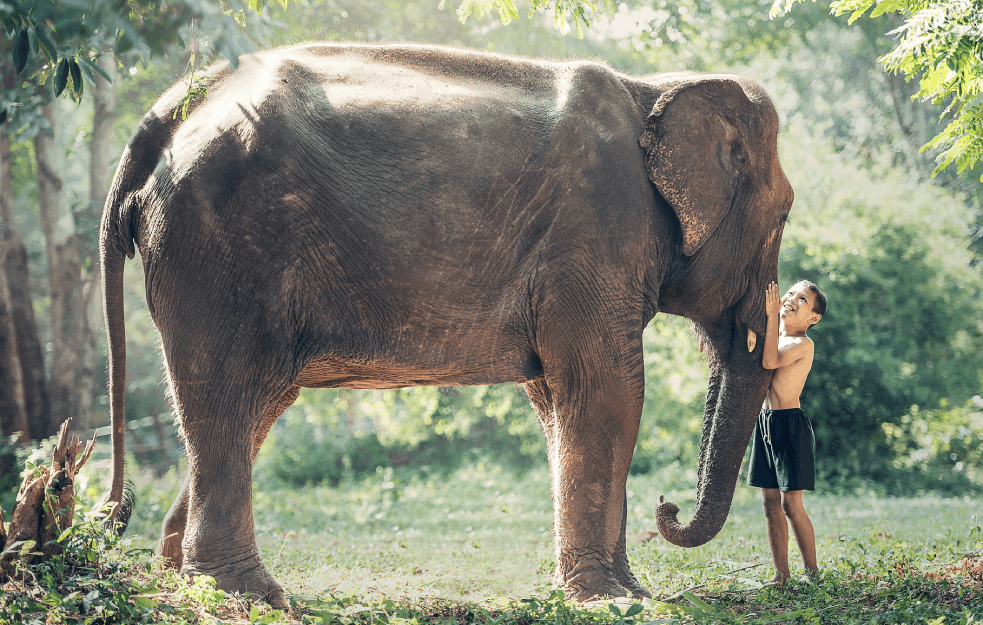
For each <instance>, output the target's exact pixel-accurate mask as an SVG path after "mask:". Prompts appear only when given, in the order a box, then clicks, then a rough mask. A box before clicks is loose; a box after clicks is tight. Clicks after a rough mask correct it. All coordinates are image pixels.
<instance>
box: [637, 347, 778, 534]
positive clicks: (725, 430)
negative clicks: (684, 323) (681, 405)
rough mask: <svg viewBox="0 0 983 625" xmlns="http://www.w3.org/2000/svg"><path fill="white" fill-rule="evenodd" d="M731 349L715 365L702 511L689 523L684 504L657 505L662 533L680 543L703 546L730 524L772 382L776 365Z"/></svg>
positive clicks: (701, 477)
mask: <svg viewBox="0 0 983 625" xmlns="http://www.w3.org/2000/svg"><path fill="white" fill-rule="evenodd" d="M728 352H729V354H730V355H731V357H729V358H727V361H726V362H725V363H723V364H713V365H712V366H711V373H710V380H709V385H708V391H707V405H706V409H705V412H704V417H703V438H702V441H701V443H700V465H699V473H698V476H697V495H696V512H695V513H694V515H693V518H692V520H690V522H689V523H688V524H686V525H683V524H681V523H680V522H679V520H678V519H677V514H678V513H679V506H677V505H676V504H675V503H673V502H671V501H666V502H663V501H662V498H660V500H659V501H660V505H659V507H658V508H657V509H656V523H657V525H658V528H659V533H660V534H662V536H663V537H664V538H665V539H666V540H667V541H669V542H670V543H672V544H674V545H678V546H680V547H698V546H700V545H702V544H704V543H706V542H708V541H710V540H711V539H712V538H713V537H714V536H716V535H717V533H718V532H719V531H720V529H721V528H722V527H723V526H724V522H725V521H726V520H727V515H728V514H729V513H730V504H731V502H732V501H733V498H734V489H735V488H736V486H737V476H738V473H739V472H740V468H741V462H742V461H743V459H744V450H745V449H746V448H747V443H748V440H749V439H750V438H751V433H752V432H753V430H754V424H755V422H756V418H757V415H758V412H759V411H760V409H761V403H762V401H763V399H764V394H765V392H766V391H767V388H768V384H769V383H770V382H771V371H766V370H765V369H763V368H762V367H761V366H760V364H758V361H757V360H754V361H753V362H751V359H750V358H749V356H750V354H749V353H748V352H747V350H746V348H745V349H744V350H740V351H738V350H734V349H731V350H728ZM741 352H743V353H741ZM749 363H750V366H748V365H749Z"/></svg>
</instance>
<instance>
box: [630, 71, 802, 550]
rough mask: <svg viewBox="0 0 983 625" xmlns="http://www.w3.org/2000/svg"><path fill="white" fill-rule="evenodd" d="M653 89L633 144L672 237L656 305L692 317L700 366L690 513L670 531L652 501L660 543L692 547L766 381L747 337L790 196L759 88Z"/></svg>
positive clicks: (723, 83)
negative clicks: (703, 373) (674, 264)
mask: <svg viewBox="0 0 983 625" xmlns="http://www.w3.org/2000/svg"><path fill="white" fill-rule="evenodd" d="M656 87H657V91H658V93H659V95H658V98H657V100H656V101H655V104H654V106H653V108H652V112H651V114H650V115H649V116H648V119H647V122H646V127H645V131H644V133H643V135H642V136H641V138H640V140H639V143H640V145H641V146H642V147H643V148H644V150H645V161H646V169H647V172H648V175H649V179H650V180H651V181H652V183H653V184H654V185H655V188H656V189H657V190H658V192H659V195H660V196H661V198H662V199H664V200H665V203H666V204H667V205H668V206H669V207H670V208H671V210H672V212H673V213H674V214H675V216H676V217H677V218H678V221H679V228H680V233H681V242H680V247H681V255H680V257H679V261H678V268H676V269H674V270H672V271H670V272H669V275H668V276H667V277H666V279H665V280H663V282H662V287H661V291H660V294H659V308H660V310H661V311H663V312H669V313H672V314H678V315H682V316H685V317H689V318H690V319H692V320H693V321H694V324H695V327H696V331H697V334H698V337H699V340H700V344H701V350H702V351H703V352H704V354H705V355H706V356H707V359H708V363H709V366H710V379H709V384H708V390H707V402H706V409H705V413H704V424H703V435H702V436H703V438H702V442H701V445H700V460H699V462H700V465H699V473H698V484H697V509H696V512H695V515H694V517H693V519H692V520H691V521H690V523H689V524H687V525H682V524H680V523H679V522H678V520H677V518H676V514H677V513H678V511H679V507H678V506H676V504H674V503H672V502H664V503H662V504H661V505H660V506H659V508H658V510H657V522H658V526H659V531H660V533H661V534H662V535H663V536H664V537H665V538H666V540H668V541H669V542H671V543H673V544H676V545H680V546H685V547H693V546H698V545H702V544H704V543H706V542H707V541H709V540H710V539H712V538H713V537H714V536H715V535H716V534H717V532H719V531H720V529H721V527H723V524H724V522H725V521H726V519H727V515H728V513H729V510H730V504H731V501H732V499H733V495H734V489H735V487H736V482H737V475H738V472H739V470H740V464H741V461H742V459H743V456H744V450H745V448H746V447H747V443H748V440H749V438H750V436H751V432H752V431H753V429H754V423H755V419H756V417H757V414H758V411H759V409H760V407H761V403H762V401H763V399H764V396H765V393H766V392H767V388H768V384H769V383H770V381H771V375H772V374H771V372H770V371H766V370H765V369H764V368H763V367H761V350H762V348H763V341H757V340H756V337H757V334H758V333H763V332H764V330H765V314H764V290H765V286H766V285H767V284H768V283H769V282H771V281H773V280H777V276H778V250H779V246H780V244H781V237H782V230H783V228H784V223H785V220H786V218H787V216H788V212H789V210H790V209H791V205H792V198H793V196H792V189H791V186H790V184H789V182H788V179H787V178H786V177H785V174H784V172H782V169H781V165H780V164H779V161H778V141H777V138H778V115H777V113H776V112H775V109H774V107H773V106H772V104H771V101H770V100H769V98H768V97H767V95H765V93H764V90H763V89H762V88H761V87H760V86H759V85H757V84H756V83H754V82H752V81H748V80H746V79H743V78H739V77H737V76H726V75H678V74H677V75H670V76H668V77H666V78H664V79H662V80H661V82H658V83H656Z"/></svg>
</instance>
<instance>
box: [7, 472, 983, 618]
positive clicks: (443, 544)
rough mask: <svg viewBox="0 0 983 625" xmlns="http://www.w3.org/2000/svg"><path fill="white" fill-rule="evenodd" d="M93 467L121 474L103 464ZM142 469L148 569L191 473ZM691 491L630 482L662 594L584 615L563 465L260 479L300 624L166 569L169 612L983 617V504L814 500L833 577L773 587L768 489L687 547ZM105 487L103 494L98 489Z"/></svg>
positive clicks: (137, 538)
mask: <svg viewBox="0 0 983 625" xmlns="http://www.w3.org/2000/svg"><path fill="white" fill-rule="evenodd" d="M87 469H88V470H89V471H90V472H91V474H92V475H95V474H99V475H103V474H105V475H108V470H105V467H104V466H100V465H99V463H93V464H92V466H91V467H87ZM131 474H132V475H133V476H134V477H135V479H136V482H137V489H138V492H139V496H140V500H139V501H138V504H137V509H136V513H135V516H134V518H133V520H132V522H131V525H130V529H129V531H128V532H127V537H128V538H127V543H126V549H128V550H131V555H130V556H128V557H130V558H131V562H130V565H129V566H130V567H131V570H133V571H135V573H134V574H135V575H138V576H139V575H147V573H145V569H146V566H145V565H146V562H147V561H148V556H147V553H146V552H144V551H139V549H143V548H152V547H153V545H154V543H155V542H156V539H157V535H158V531H159V529H158V528H159V526H160V521H161V519H162V518H163V514H164V512H165V511H166V509H167V507H168V506H169V504H170V499H171V498H172V497H173V495H174V494H175V493H176V492H177V488H178V486H179V476H178V474H177V472H171V473H170V474H168V475H166V476H164V477H162V478H154V477H153V476H151V475H150V474H149V473H143V472H139V471H133V472H131ZM692 488H693V476H692V471H691V470H687V471H683V470H681V469H679V468H669V469H666V470H664V471H662V472H661V473H660V474H658V475H646V476H632V477H631V478H630V480H629V483H628V490H629V505H628V510H629V519H628V528H629V556H630V558H631V561H632V565H633V568H634V570H635V573H636V575H637V576H638V577H639V579H640V580H641V581H642V583H643V584H644V585H646V586H647V587H648V588H649V589H650V590H651V591H652V592H653V595H654V596H655V597H656V599H657V601H654V602H647V605H646V606H644V608H643V609H642V611H641V612H638V613H636V612H634V611H632V612H629V610H638V609H639V608H631V607H630V605H629V604H626V603H621V604H619V605H613V606H612V605H608V604H607V603H602V604H599V605H596V606H593V607H587V608H584V607H582V606H573V605H571V604H569V602H564V601H563V600H562V598H561V597H560V596H559V595H558V594H557V593H552V592H551V589H550V587H549V585H548V583H547V582H546V578H547V575H548V573H549V572H550V571H551V570H552V566H553V552H552V534H551V530H550V525H551V517H552V510H551V502H550V492H549V482H548V472H547V471H546V469H545V467H540V468H535V469H533V470H531V471H529V472H527V473H525V474H523V475H518V476H517V475H515V474H513V473H511V472H510V471H509V470H507V469H505V468H503V467H501V466H499V465H496V464H492V463H481V462H476V463H473V464H470V465H468V466H465V467H462V468H460V469H458V470H455V471H451V472H440V471H434V472H409V471H405V472H404V471H392V470H380V471H379V472H377V474H376V475H374V476H371V477H370V478H366V479H362V480H357V481H352V480H349V481H346V482H344V483H343V484H342V485H341V486H340V487H339V488H328V487H326V486H325V487H319V486H310V487H304V488H291V487H287V486H284V485H282V484H275V483H263V484H259V485H257V486H256V487H255V488H254V499H253V502H254V509H255V520H256V532H257V538H258V543H259V547H260V551H261V554H262V557H263V559H264V561H265V562H266V564H267V566H268V567H269V568H270V570H271V572H272V573H273V575H274V576H275V577H277V579H278V580H279V581H280V582H281V584H283V586H284V588H285V589H286V591H287V593H288V595H289V596H290V597H291V600H292V602H293V603H294V604H295V606H296V607H295V609H294V610H293V611H292V612H291V613H290V614H289V615H283V614H276V613H273V612H269V611H267V610H266V608H263V607H260V606H254V605H251V604H249V602H248V601H246V602H243V601H241V600H237V599H235V598H232V597H226V596H225V595H224V594H223V593H220V592H217V591H214V589H209V587H208V586H207V585H205V586H201V585H200V583H199V585H197V586H196V585H195V584H189V583H188V582H186V581H183V580H181V579H180V578H179V577H178V576H176V575H173V574H171V573H167V572H166V571H162V570H158V569H154V568H152V567H151V570H152V571H154V572H153V573H152V574H150V575H151V577H153V578H156V579H158V580H159V584H160V586H161V588H162V589H163V590H161V591H160V592H161V593H162V594H161V595H160V596H159V598H160V599H161V601H162V604H161V605H164V606H170V608H169V609H170V611H169V612H167V611H166V610H165V609H164V608H161V610H162V612H161V614H162V615H164V616H166V618H167V619H171V620H170V621H168V622H184V621H181V619H186V620H187V621H193V622H213V621H214V620H216V619H217V620H221V621H223V622H236V621H241V622H250V621H251V622H279V621H282V622H307V623H329V622H333V623H345V624H348V623H356V622H365V623H369V622H372V623H375V622H380V623H411V622H413V620H414V619H416V621H417V622H434V621H439V620H441V619H445V620H446V619H451V618H454V619H456V620H457V621H458V622H472V621H476V622H482V623H484V622H489V623H492V622H498V623H546V622H550V623H552V622H571V623H573V622H598V623H611V624H612V625H616V624H618V623H621V624H622V625H629V624H631V623H634V624H635V625H638V624H640V623H647V622H655V623H670V622H671V623H676V622H697V623H717V622H733V623H745V622H755V623H777V622H789V623H793V622H794V623H851V622H856V623H867V622H880V623H932V624H933V625H941V624H942V623H947V624H948V623H962V624H963V625H968V624H969V623H977V622H983V591H981V589H980V582H981V581H983V576H981V575H980V573H981V572H983V571H977V572H976V573H975V575H976V578H975V579H974V578H973V576H972V575H973V574H974V573H973V571H972V570H971V569H969V568H966V567H965V566H964V563H965V562H969V560H964V556H966V555H968V554H975V555H976V556H978V555H979V553H980V550H981V547H983V542H981V540H983V537H981V535H980V533H981V529H980V525H981V524H983V521H980V520H979V519H980V518H981V517H983V506H981V504H980V503H979V502H978V501H975V500H971V499H969V498H939V497H931V496H924V497H918V498H893V497H883V496H877V495H873V494H853V495H850V496H843V495H831V494H821V493H820V494H807V495H806V497H805V502H806V509H807V510H808V512H809V514H810V516H811V518H812V520H813V523H814V525H815V527H816V535H817V546H818V552H819V559H820V567H821V569H822V574H821V576H820V577H819V579H818V580H815V581H806V579H805V578H804V577H803V576H801V573H802V566H801V561H799V560H797V557H798V552H797V550H796V549H795V546H794V543H793V544H792V545H791V546H790V559H791V560H792V561H793V577H796V576H797V575H798V577H797V578H796V579H795V580H793V582H792V583H790V584H787V585H785V586H783V587H777V588H762V587H761V586H762V584H763V583H764V582H766V581H768V580H769V579H770V578H771V576H772V574H773V571H772V570H771V565H770V556H769V553H768V547H767V543H766V540H765V530H764V518H763V512H762V509H761V505H760V503H759V501H758V500H757V492H756V490H755V489H751V488H749V487H747V486H743V485H739V487H738V490H737V494H736V497H735V501H734V505H733V508H732V511H731V515H730V517H729V520H728V522H727V524H726V526H725V527H724V529H723V530H722V531H721V533H720V534H719V535H718V536H717V537H716V538H715V539H714V540H713V541H711V542H710V543H709V544H707V545H704V546H703V547H698V548H695V549H689V550H684V549H680V548H677V547H674V546H671V545H668V544H667V543H666V542H665V541H663V540H662V539H661V538H659V537H657V536H654V535H652V534H651V530H653V529H654V527H655V523H654V517H653V514H654V510H655V505H656V502H657V501H658V497H659V495H660V494H663V493H665V494H666V496H667V498H669V499H672V500H675V501H676V502H677V503H679V504H680V505H681V506H682V508H683V515H686V514H687V513H688V512H692V509H693V502H692V499H691V498H692V493H691V491H692ZM99 492H100V490H99V487H98V485H96V484H95V483H94V482H93V483H91V484H90V485H89V486H88V490H87V495H95V494H96V493H99ZM94 498H95V497H93V499H94ZM974 515H978V516H977V517H976V518H974ZM134 549H136V550H138V551H132V550H134ZM133 554H135V556H134V555H133ZM134 557H135V559H134ZM123 568H125V567H123ZM137 587H142V586H140V584H137ZM67 588H68V587H67V586H66V590H65V592H66V593H68V592H69V591H68V590H67ZM189 588H190V589H191V590H189ZM195 589H197V590H195ZM8 590H9V589H8ZM49 590H50V589H49ZM76 592H78V591H76ZM196 592H197V593H198V594H195V593H196ZM209 593H211V594H209ZM195 596H201V597H204V599H203V602H202V603H200V604H199V605H198V608H197V611H195V610H193V609H192V607H190V604H189V603H188V602H189V597H195ZM174 597H177V599H174ZM77 598H78V597H77ZM175 601H176V602H177V603H176V604H175V603H174V602H175ZM209 601H210V602H211V607H208V605H210V604H209ZM168 602H170V603H168ZM181 602H184V603H181ZM192 603H193V602H192ZM175 605H177V606H179V607H175ZM201 605H205V606H206V608H202V607H201ZM180 606H184V607H180ZM83 607H84V606H83ZM181 610H184V611H183V612H182V611H181ZM189 610H190V611H189ZM162 618H163V616H162ZM2 619H3V609H2V606H0V620H2ZM264 619H265V621H264ZM38 622H44V621H43V620H41V621H38ZM52 622H58V621H52ZM62 622H84V619H83V620H78V621H72V620H70V619H68V620H65V621H62ZM134 622H136V621H134Z"/></svg>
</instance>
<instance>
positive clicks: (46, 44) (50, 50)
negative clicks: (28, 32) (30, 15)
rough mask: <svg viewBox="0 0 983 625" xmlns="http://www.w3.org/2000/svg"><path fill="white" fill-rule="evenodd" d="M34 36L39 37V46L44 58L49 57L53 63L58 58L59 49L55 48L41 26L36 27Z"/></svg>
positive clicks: (49, 60)
mask: <svg viewBox="0 0 983 625" xmlns="http://www.w3.org/2000/svg"><path fill="white" fill-rule="evenodd" d="M34 36H35V37H37V40H38V47H39V48H40V49H41V54H43V55H44V58H46V59H48V62H49V63H51V64H52V65H54V64H55V62H56V61H57V60H58V50H57V48H55V46H54V44H52V43H51V40H50V39H48V37H47V36H46V35H45V34H44V31H42V30H41V29H40V28H36V29H34Z"/></svg>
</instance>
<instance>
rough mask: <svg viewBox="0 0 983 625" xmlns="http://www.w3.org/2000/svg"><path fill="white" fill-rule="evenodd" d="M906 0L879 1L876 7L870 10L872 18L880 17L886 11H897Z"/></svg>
mask: <svg viewBox="0 0 983 625" xmlns="http://www.w3.org/2000/svg"><path fill="white" fill-rule="evenodd" d="M904 1H905V0H881V1H880V2H878V3H877V6H875V7H874V10H873V11H871V12H870V17H871V19H873V18H875V17H880V16H882V15H884V14H885V13H893V12H895V11H897V10H898V7H899V6H901V3H903V2H904Z"/></svg>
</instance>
